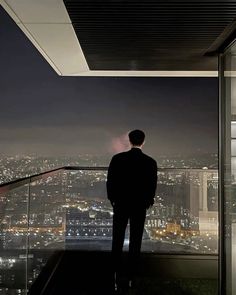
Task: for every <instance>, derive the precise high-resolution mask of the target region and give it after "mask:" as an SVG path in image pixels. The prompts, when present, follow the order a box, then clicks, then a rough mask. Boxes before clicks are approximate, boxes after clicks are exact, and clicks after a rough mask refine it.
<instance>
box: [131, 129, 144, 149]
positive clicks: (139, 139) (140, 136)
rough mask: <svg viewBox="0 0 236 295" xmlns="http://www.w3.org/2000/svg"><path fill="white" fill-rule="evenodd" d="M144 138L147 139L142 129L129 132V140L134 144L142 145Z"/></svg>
mask: <svg viewBox="0 0 236 295" xmlns="http://www.w3.org/2000/svg"><path fill="white" fill-rule="evenodd" d="M144 139H145V134H144V132H143V131H142V130H138V129H136V130H133V131H130V133H129V141H130V142H131V143H132V144H133V145H137V146H140V145H142V144H143V143H144Z"/></svg>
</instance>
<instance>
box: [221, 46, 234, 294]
mask: <svg viewBox="0 0 236 295" xmlns="http://www.w3.org/2000/svg"><path fill="white" fill-rule="evenodd" d="M222 65H223V70H224V76H223V77H222V102H223V104H224V108H223V111H224V113H223V124H224V125H223V127H222V129H223V131H224V135H223V136H224V137H223V138H222V139H223V142H222V143H223V152H224V155H223V156H224V162H223V169H224V171H223V172H224V188H223V189H224V195H223V196H224V200H223V202H224V204H223V205H224V207H223V209H224V223H225V224H224V232H225V235H224V243H225V249H224V254H223V255H224V256H225V257H224V258H225V263H226V265H225V266H226V274H225V271H224V273H223V276H224V279H225V280H226V282H225V283H226V286H225V288H224V293H225V294H226V295H233V294H235V293H236V280H235V275H236V252H235V245H236V194H235V193H236V76H235V73H236V45H235V44H233V45H232V46H231V47H230V48H229V49H228V50H227V51H226V52H225V54H224V56H223V59H222Z"/></svg>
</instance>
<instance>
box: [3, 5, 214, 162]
mask: <svg viewBox="0 0 236 295" xmlns="http://www.w3.org/2000/svg"><path fill="white" fill-rule="evenodd" d="M0 40H1V41H2V42H1V49H0V52H1V55H0V63H1V67H2V73H4V74H3V75H2V77H1V81H0V89H1V94H2V95H1V115H0V134H1V141H0V153H1V154H12V155H14V154H32V153H34V154H39V155H41V154H42V155H54V156H60V155H68V156H70V155H77V154H83V153H84V154H85V153H86V154H94V155H105V154H109V155H110V154H113V153H116V152H119V151H121V150H124V149H127V148H128V146H127V141H126V139H125V135H126V134H127V132H128V131H130V130H132V129H136V128H139V129H143V130H144V131H145V133H146V145H145V147H144V151H145V152H146V153H148V154H150V155H153V156H154V157H156V156H158V155H164V154H166V155H174V154H182V155H185V154H189V153H190V154H199V156H200V155H201V154H202V153H217V152H218V79H217V78H141V77H139V78H134V77H133V78H127V77H124V78H118V77H99V78H98V77H60V76H58V75H57V74H56V73H55V72H54V70H53V69H52V68H51V67H50V66H49V64H48V63H47V62H46V61H45V60H44V58H43V57H42V56H41V55H40V53H39V52H38V51H37V50H36V48H34V46H33V45H32V44H31V43H30V41H29V40H28V39H27V38H26V37H25V35H24V34H23V33H22V32H21V31H20V29H19V28H18V27H17V25H16V24H15V23H14V22H13V21H12V20H11V19H10V17H9V16H8V15H7V14H6V12H5V11H4V10H3V9H2V8H1V7H0Z"/></svg>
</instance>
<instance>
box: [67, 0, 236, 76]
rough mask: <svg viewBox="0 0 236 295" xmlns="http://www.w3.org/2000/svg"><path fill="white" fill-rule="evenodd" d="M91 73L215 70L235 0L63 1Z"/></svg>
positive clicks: (234, 11) (234, 15)
mask: <svg viewBox="0 0 236 295" xmlns="http://www.w3.org/2000/svg"><path fill="white" fill-rule="evenodd" d="M64 3H65V6H66V8H67V11H68V14H69V16H70V19H71V22H72V24H73V27H74V29H75V32H76V35H77V37H78V40H79V42H80V45H81V48H82V50H83V52H84V55H85V58H86V61H87V63H88V66H89V68H90V70H110V71H111V70H112V71H115V70H118V71H121V70H124V71H127V70H128V71H129V70H133V71H141V70H143V71H148V70H150V71H162V70H167V71H168V70H172V71H175V70H176V71H189V70H190V71H191V70H198V71H202V70H203V71H205V70H208V71H214V70H217V55H209V54H208V53H209V52H211V51H213V50H215V49H216V48H217V47H219V46H220V45H221V44H222V42H223V41H224V40H225V39H226V38H227V37H228V36H229V35H230V34H231V33H232V32H233V31H234V30H235V19H236V2H235V1H177V0H172V1H134V0H133V1H118V0H116V1H89V0H87V1H81V0H80V1H77V0H64Z"/></svg>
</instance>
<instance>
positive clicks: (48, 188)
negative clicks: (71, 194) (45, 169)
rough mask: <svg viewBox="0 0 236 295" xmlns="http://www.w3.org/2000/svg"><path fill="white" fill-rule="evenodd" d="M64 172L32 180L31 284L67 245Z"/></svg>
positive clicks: (30, 213)
mask: <svg viewBox="0 0 236 295" xmlns="http://www.w3.org/2000/svg"><path fill="white" fill-rule="evenodd" d="M63 176H64V174H63V173H62V172H56V173H54V174H52V175H50V176H47V177H43V178H42V179H40V180H37V181H34V182H31V184H30V210H29V242H28V244H29V258H28V287H29V288H30V286H31V285H32V283H33V282H34V280H35V279H36V278H37V277H38V275H39V274H40V272H41V270H42V267H43V266H44V265H45V264H46V263H47V261H48V259H49V258H50V256H51V255H52V254H53V253H54V251H55V250H63V249H64V247H65V237H64V235H65V203H66V202H65V198H64V186H63V181H64V180H63Z"/></svg>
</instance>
